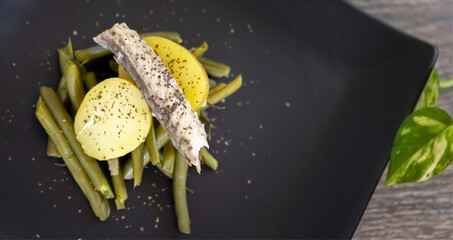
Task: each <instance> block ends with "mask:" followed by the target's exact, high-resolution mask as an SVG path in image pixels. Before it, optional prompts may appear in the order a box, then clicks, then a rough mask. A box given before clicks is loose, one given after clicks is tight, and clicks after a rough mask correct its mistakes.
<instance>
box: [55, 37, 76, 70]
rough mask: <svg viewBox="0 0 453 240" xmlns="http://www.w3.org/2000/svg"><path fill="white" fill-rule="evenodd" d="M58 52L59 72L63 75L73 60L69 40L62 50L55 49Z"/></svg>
mask: <svg viewBox="0 0 453 240" xmlns="http://www.w3.org/2000/svg"><path fill="white" fill-rule="evenodd" d="M57 52H58V61H59V63H60V70H61V73H62V75H64V72H65V70H64V69H65V67H66V65H68V64H69V63H71V62H72V61H73V60H74V53H73V51H72V42H71V39H70V38H69V40H68V44H66V46H64V47H63V48H59V49H57Z"/></svg>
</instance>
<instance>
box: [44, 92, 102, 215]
mask: <svg viewBox="0 0 453 240" xmlns="http://www.w3.org/2000/svg"><path fill="white" fill-rule="evenodd" d="M35 114H36V117H37V118H38V120H39V122H40V123H41V125H42V126H43V127H44V129H45V131H46V132H47V134H48V135H49V136H50V138H51V139H52V141H53V142H54V143H55V144H56V147H57V149H58V151H59V152H60V153H61V155H62V157H63V161H64V162H65V164H66V166H67V167H68V169H69V172H70V173H71V175H72V177H73V178H74V180H75V181H76V183H77V185H78V186H79V187H80V189H81V190H82V192H83V194H84V195H85V196H86V198H87V199H88V201H89V202H90V205H91V208H92V209H93V212H94V214H95V215H96V216H97V217H98V218H99V219H100V220H101V221H104V220H106V219H107V218H108V217H109V215H110V206H109V203H108V201H107V200H106V199H104V198H103V197H102V195H101V194H100V193H99V192H97V191H95V189H94V187H93V186H92V185H91V184H90V178H89V177H88V176H87V174H86V172H85V170H84V169H83V167H82V166H81V164H80V162H79V159H78V158H77V156H76V155H74V153H73V151H72V149H71V146H69V144H68V140H67V139H66V137H65V136H64V134H63V133H62V132H61V130H60V127H59V126H58V124H57V123H56V122H55V119H54V117H53V116H52V114H51V113H50V111H49V109H48V108H47V106H46V104H45V103H44V101H43V99H42V98H39V100H38V103H37V104H36V112H35Z"/></svg>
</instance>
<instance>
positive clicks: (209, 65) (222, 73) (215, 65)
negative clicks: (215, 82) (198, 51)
mask: <svg viewBox="0 0 453 240" xmlns="http://www.w3.org/2000/svg"><path fill="white" fill-rule="evenodd" d="M198 61H200V63H201V65H203V67H204V69H205V70H206V73H207V74H208V75H209V76H211V77H216V78H221V77H228V74H230V66H228V65H226V64H224V63H221V62H217V61H214V60H212V59H209V58H205V57H199V58H198Z"/></svg>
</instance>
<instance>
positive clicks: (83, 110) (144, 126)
mask: <svg viewBox="0 0 453 240" xmlns="http://www.w3.org/2000/svg"><path fill="white" fill-rule="evenodd" d="M151 121H152V117H151V113H150V109H149V106H148V103H147V102H146V100H145V98H144V97H143V95H142V94H141V92H140V90H139V89H138V88H137V87H136V86H135V85H133V84H132V83H130V82H128V81H127V80H125V79H120V78H109V79H106V80H104V81H102V82H100V83H99V84H97V85H96V86H95V87H93V88H92V89H91V90H90V91H89V92H88V93H87V94H86V96H85V98H84V99H83V101H82V104H81V105H80V108H79V110H78V111H77V114H76V116H75V121H74V131H75V134H76V136H77V140H79V142H80V143H81V145H82V148H83V150H84V151H85V153H86V154H87V155H89V156H91V157H93V158H96V159H98V160H109V159H114V158H117V157H121V156H123V155H125V154H127V153H129V152H131V151H132V150H134V149H135V148H137V146H138V145H140V143H142V142H144V141H145V138H146V135H147V134H148V132H149V130H150V126H151Z"/></svg>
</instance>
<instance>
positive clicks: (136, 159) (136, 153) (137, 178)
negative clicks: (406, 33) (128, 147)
mask: <svg viewBox="0 0 453 240" xmlns="http://www.w3.org/2000/svg"><path fill="white" fill-rule="evenodd" d="M144 148H145V143H144V142H143V143H141V144H140V145H138V147H137V148H136V149H134V150H133V151H132V153H131V158H132V163H133V169H134V170H133V174H134V187H137V186H140V183H141V182H142V175H143V151H144Z"/></svg>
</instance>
